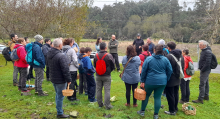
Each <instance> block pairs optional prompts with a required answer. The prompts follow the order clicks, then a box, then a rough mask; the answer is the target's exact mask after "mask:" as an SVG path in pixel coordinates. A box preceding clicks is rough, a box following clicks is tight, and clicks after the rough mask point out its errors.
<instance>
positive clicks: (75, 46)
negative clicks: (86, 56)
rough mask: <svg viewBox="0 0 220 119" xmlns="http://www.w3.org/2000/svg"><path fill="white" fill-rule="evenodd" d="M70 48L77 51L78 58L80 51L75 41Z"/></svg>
mask: <svg viewBox="0 0 220 119" xmlns="http://www.w3.org/2000/svg"><path fill="white" fill-rule="evenodd" d="M72 48H74V49H75V48H76V49H77V52H76V55H77V56H78V55H79V51H80V49H79V45H78V44H77V43H76V42H75V41H74V43H73V46H72Z"/></svg>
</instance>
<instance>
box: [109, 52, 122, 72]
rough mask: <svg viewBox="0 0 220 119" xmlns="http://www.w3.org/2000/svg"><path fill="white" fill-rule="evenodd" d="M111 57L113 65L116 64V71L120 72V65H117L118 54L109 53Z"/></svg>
mask: <svg viewBox="0 0 220 119" xmlns="http://www.w3.org/2000/svg"><path fill="white" fill-rule="evenodd" d="M111 55H112V57H113V58H114V59H115V64H116V67H117V70H120V65H119V61H118V54H117V53H111Z"/></svg>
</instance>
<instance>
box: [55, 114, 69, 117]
mask: <svg viewBox="0 0 220 119" xmlns="http://www.w3.org/2000/svg"><path fill="white" fill-rule="evenodd" d="M57 118H69V115H65V114H62V115H57Z"/></svg>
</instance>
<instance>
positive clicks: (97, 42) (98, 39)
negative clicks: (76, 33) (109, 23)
mask: <svg viewBox="0 0 220 119" xmlns="http://www.w3.org/2000/svg"><path fill="white" fill-rule="evenodd" d="M100 39H102V38H101V37H98V38H97V41H96V45H98V44H99V41H100Z"/></svg>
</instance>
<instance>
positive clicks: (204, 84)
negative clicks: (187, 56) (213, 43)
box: [192, 40, 212, 104]
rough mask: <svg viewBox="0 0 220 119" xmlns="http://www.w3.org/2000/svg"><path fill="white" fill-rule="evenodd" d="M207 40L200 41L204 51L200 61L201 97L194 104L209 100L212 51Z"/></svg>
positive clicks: (200, 46)
mask: <svg viewBox="0 0 220 119" xmlns="http://www.w3.org/2000/svg"><path fill="white" fill-rule="evenodd" d="M208 44H209V43H208V42H207V41H205V40H200V41H199V48H200V49H201V50H202V52H201V53H200V59H199V70H200V84H199V97H198V99H197V100H193V101H192V102H194V103H202V104H203V100H209V74H210V73H211V61H212V50H211V48H210V47H209V46H208Z"/></svg>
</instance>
